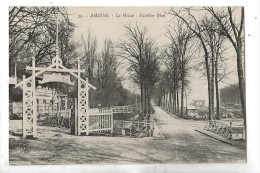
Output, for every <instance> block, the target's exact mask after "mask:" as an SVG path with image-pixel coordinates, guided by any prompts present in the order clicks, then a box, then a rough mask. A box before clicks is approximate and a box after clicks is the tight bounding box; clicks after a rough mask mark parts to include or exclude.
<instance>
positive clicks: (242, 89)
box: [236, 45, 246, 134]
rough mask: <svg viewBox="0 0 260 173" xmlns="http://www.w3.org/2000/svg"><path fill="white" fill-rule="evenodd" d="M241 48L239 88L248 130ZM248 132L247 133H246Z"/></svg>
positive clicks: (238, 71) (238, 53)
mask: <svg viewBox="0 0 260 173" xmlns="http://www.w3.org/2000/svg"><path fill="white" fill-rule="evenodd" d="M239 47H240V48H239V50H237V51H236V52H237V73H238V81H239V90H240V100H241V106H242V114H243V117H244V125H245V132H246V102H245V99H246V96H245V80H244V71H243V60H242V59H243V58H242V54H241V52H242V48H241V45H240V46H239ZM245 134H246V133H245Z"/></svg>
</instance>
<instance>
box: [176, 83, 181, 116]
mask: <svg viewBox="0 0 260 173" xmlns="http://www.w3.org/2000/svg"><path fill="white" fill-rule="evenodd" d="M176 98H177V115H178V116H180V110H179V108H180V107H179V90H178V88H177V90H176Z"/></svg>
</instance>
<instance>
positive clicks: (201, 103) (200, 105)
mask: <svg viewBox="0 0 260 173" xmlns="http://www.w3.org/2000/svg"><path fill="white" fill-rule="evenodd" d="M190 106H194V107H195V108H196V109H199V108H203V107H205V100H193V102H192V103H191V104H190Z"/></svg>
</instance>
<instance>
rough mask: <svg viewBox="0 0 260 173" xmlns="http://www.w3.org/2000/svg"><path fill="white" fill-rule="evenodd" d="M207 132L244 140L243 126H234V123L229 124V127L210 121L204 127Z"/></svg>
mask: <svg viewBox="0 0 260 173" xmlns="http://www.w3.org/2000/svg"><path fill="white" fill-rule="evenodd" d="M204 129H205V130H207V131H211V132H214V133H216V134H219V135H221V136H223V137H225V138H228V139H235V140H236V139H244V136H245V135H244V127H243V126H232V122H229V126H228V125H226V124H224V123H221V122H218V121H215V120H211V121H208V122H207V123H206V125H205V127H204Z"/></svg>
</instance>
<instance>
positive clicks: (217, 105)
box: [215, 56, 221, 120]
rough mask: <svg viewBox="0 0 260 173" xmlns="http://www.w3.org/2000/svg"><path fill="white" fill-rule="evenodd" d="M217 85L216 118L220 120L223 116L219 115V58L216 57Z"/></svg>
mask: <svg viewBox="0 0 260 173" xmlns="http://www.w3.org/2000/svg"><path fill="white" fill-rule="evenodd" d="M215 85H216V109H217V110H216V111H217V113H216V117H217V119H218V120H220V119H221V116H220V114H219V90H218V56H216V62H215Z"/></svg>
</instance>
